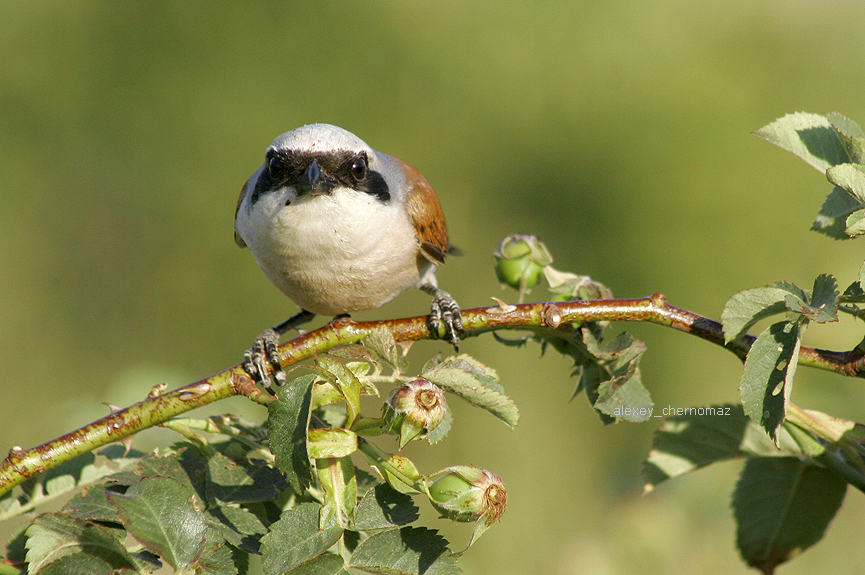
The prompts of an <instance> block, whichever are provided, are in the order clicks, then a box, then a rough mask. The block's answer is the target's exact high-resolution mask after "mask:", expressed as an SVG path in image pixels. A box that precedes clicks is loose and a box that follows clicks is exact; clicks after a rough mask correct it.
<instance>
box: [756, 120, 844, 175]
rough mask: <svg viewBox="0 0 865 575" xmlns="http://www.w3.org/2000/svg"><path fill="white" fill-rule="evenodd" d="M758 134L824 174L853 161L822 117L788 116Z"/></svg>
mask: <svg viewBox="0 0 865 575" xmlns="http://www.w3.org/2000/svg"><path fill="white" fill-rule="evenodd" d="M754 134H756V135H758V136H760V137H761V138H763V139H765V140H768V141H769V142H771V143H773V144H775V145H776V146H779V147H780V148H783V149H785V150H787V151H788V152H792V153H793V154H796V155H797V156H799V157H800V158H802V159H803V160H805V161H806V162H807V163H808V164H809V165H811V166H812V167H814V168H816V169H817V170H818V171H820V172H821V173H822V172H825V171H826V169H827V168H828V167H829V166H834V165H836V164H843V163H845V162H849V161H850V156H849V155H848V154H847V150H846V148H845V147H844V144H843V143H842V142H841V140H840V138H839V137H838V132H836V130H835V128H834V127H833V126H832V124H831V123H830V121H829V120H828V119H827V118H826V117H825V116H821V115H819V114H809V113H806V112H796V113H794V114H787V115H786V116H784V117H782V118H778V119H777V120H775V121H774V122H772V123H771V124H769V125H767V126H763V127H762V128H760V129H759V130H757V131H756V132H754Z"/></svg>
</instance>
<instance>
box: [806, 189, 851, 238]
mask: <svg viewBox="0 0 865 575" xmlns="http://www.w3.org/2000/svg"><path fill="white" fill-rule="evenodd" d="M860 209H862V204H861V203H860V202H859V201H858V200H857V199H856V198H854V197H853V196H851V195H850V194H848V193H847V192H846V191H844V190H842V189H841V188H839V187H837V186H836V187H835V188H833V189H832V191H831V192H829V195H828V196H826V200H825V201H824V202H823V205H822V206H821V207H820V211H819V212H817V217H816V218H815V219H814V223H813V224H811V230H812V231H815V232H818V233H821V234H823V235H825V236H828V237H830V238H832V239H835V240H849V239H850V236H849V235H847V231H846V230H847V218H849V217H850V215H851V214H852V213H853V212H855V211H857V210H860Z"/></svg>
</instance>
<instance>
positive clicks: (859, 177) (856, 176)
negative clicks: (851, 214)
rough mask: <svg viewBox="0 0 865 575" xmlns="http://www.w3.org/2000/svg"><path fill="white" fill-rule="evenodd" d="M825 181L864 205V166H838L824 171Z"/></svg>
mask: <svg viewBox="0 0 865 575" xmlns="http://www.w3.org/2000/svg"><path fill="white" fill-rule="evenodd" d="M826 179H827V180H829V181H830V182H831V183H833V184H835V185H836V186H838V187H839V188H842V189H843V190H846V191H847V193H849V194H850V195H851V196H853V197H854V198H855V199H856V200H858V201H859V203H860V204H861V203H865V166H863V165H862V164H838V165H837V166H832V167H830V168H828V169H827V170H826Z"/></svg>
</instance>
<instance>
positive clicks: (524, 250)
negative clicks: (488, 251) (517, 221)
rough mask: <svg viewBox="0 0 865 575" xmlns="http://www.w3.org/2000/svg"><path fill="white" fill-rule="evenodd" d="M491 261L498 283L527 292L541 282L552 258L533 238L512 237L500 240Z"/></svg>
mask: <svg viewBox="0 0 865 575" xmlns="http://www.w3.org/2000/svg"><path fill="white" fill-rule="evenodd" d="M493 261H494V262H495V268H496V276H497V277H498V278H499V282H500V283H502V284H504V285H507V286H510V287H512V288H514V289H518V290H520V291H521V292H527V291H528V290H530V289H531V288H533V287H535V286H536V285H538V282H540V281H541V274H542V273H543V271H544V268H545V267H547V266H548V265H550V264H551V263H552V262H553V256H551V255H550V252H549V251H548V250H547V246H545V245H544V244H543V243H541V241H540V240H539V239H538V238H536V237H535V236H524V235H513V236H508V237H506V238H505V239H504V240H502V243H501V244H499V248H498V250H496V252H495V253H494V254H493Z"/></svg>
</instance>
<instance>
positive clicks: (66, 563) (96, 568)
mask: <svg viewBox="0 0 865 575" xmlns="http://www.w3.org/2000/svg"><path fill="white" fill-rule="evenodd" d="M0 569H2V566H0ZM0 572H2V571H0ZM129 572H131V570H130V571H127V573H129ZM14 573H21V572H20V571H14ZM32 573H37V572H36V571H32ZM72 573H76V574H77V573H86V574H87V575H112V574H114V573H118V571H115V570H114V568H113V567H112V566H111V565H109V564H108V563H107V562H106V561H103V560H102V559H100V558H99V557H94V556H92V555H84V554H78V555H67V556H66V557H61V558H60V559H58V560H57V561H55V562H53V563H49V564H48V565H46V566H45V568H44V569H40V570H39V571H38V575H70V574H72Z"/></svg>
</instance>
